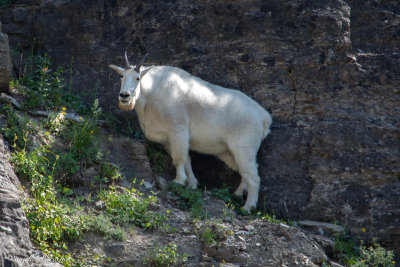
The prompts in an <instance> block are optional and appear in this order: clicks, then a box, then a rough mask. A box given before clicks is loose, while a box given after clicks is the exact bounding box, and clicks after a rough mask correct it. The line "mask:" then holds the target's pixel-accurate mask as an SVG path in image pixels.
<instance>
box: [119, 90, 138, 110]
mask: <svg viewBox="0 0 400 267" xmlns="http://www.w3.org/2000/svg"><path fill="white" fill-rule="evenodd" d="M118 99H119V103H118V106H119V108H120V109H122V110H126V111H130V110H132V109H133V108H134V107H135V103H134V101H133V99H132V97H131V95H130V94H126V93H120V94H119V97H118Z"/></svg>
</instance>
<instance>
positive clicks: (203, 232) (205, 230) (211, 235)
mask: <svg viewBox="0 0 400 267" xmlns="http://www.w3.org/2000/svg"><path fill="white" fill-rule="evenodd" d="M196 231H197V234H198V236H199V237H200V239H201V241H202V242H203V243H204V244H205V245H207V246H209V247H215V246H219V245H220V244H221V242H222V241H224V240H226V238H227V236H228V235H230V234H231V233H230V232H227V231H224V229H223V227H222V226H221V225H220V223H218V221H215V220H211V221H206V222H205V223H204V224H202V225H201V226H200V227H199V228H198V229H197V230H196Z"/></svg>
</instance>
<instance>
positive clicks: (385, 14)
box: [0, 0, 400, 253]
mask: <svg viewBox="0 0 400 267" xmlns="http://www.w3.org/2000/svg"><path fill="white" fill-rule="evenodd" d="M12 2H13V5H12V6H11V7H10V8H7V9H2V10H1V11H0V17H1V22H2V23H3V32H5V33H7V34H8V36H9V39H10V45H11V47H14V48H21V49H23V50H24V49H28V48H29V47H30V45H32V37H33V36H34V37H36V40H35V43H36V44H39V45H40V47H41V48H42V49H44V50H45V51H47V52H48V53H49V55H50V56H51V57H52V59H54V61H56V63H57V64H59V65H61V66H64V69H69V68H70V64H71V60H72V58H73V61H72V62H73V70H74V77H77V78H76V80H74V81H73V84H74V88H75V90H76V91H77V92H78V91H83V92H86V93H87V94H92V93H93V90H96V94H97V96H98V97H100V100H101V102H102V106H103V107H104V109H105V110H106V111H110V112H113V113H115V114H117V115H119V116H127V117H128V118H130V119H134V116H133V115H128V114H125V113H122V112H120V111H118V110H117V103H116V102H117V98H116V92H117V90H118V89H117V88H118V78H117V77H116V76H115V75H114V74H112V72H111V71H109V70H108V69H107V65H108V64H109V63H114V64H115V63H117V64H123V51H125V50H128V51H129V52H130V54H131V55H132V60H134V59H139V58H140V57H141V56H142V55H144V53H145V52H149V53H150V57H149V60H148V64H166V65H173V66H178V67H181V68H184V69H185V70H187V71H189V72H191V73H192V74H194V75H197V76H199V77H201V78H204V79H205V80H207V81H210V82H213V83H216V84H219V85H222V86H226V87H231V88H236V89H239V90H242V91H243V92H245V93H246V94H248V95H249V96H251V97H253V98H254V99H255V100H256V101H257V102H259V103H260V104H261V105H262V106H264V107H265V108H266V109H268V110H269V111H270V112H271V114H272V116H273V118H274V124H273V128H272V134H271V136H270V137H269V138H267V140H266V141H265V143H264V144H263V145H262V148H261V150H260V153H259V172H260V176H261V178H262V186H261V192H260V202H259V207H260V208H261V209H266V210H273V211H275V212H279V213H280V214H281V215H282V216H283V217H285V218H291V219H313V220H319V221H325V222H338V223H339V224H341V225H345V226H346V227H348V229H350V230H351V231H352V232H353V233H354V234H359V235H360V236H361V238H362V239H369V238H373V237H377V238H378V239H379V240H380V242H382V243H383V244H385V245H386V246H387V247H388V248H390V249H395V250H396V251H397V253H400V251H399V247H400V244H399V242H400V152H399V147H400V138H399V125H400V116H399V115H400V106H399V104H398V103H399V102H400V93H399V92H400V91H399V88H398V84H399V73H400V59H399V58H400V56H399V49H400V48H399V47H400V32H399V30H398V29H399V24H400V4H399V3H398V1H394V0H393V1H390V0H389V1H376V0H368V1H353V0H349V1H344V0H330V1H323V2H321V1H317V0H315V1H308V0H307V1H306V0H304V1H302V0H300V1H297V0H291V1H284V2H283V1H277V0H272V1H267V2H265V1H257V0H252V1H240V2H239V1H233V2H229V3H227V2H226V1H207V0H203V1H196V2H193V1H187V0H172V1H128V0H120V1H115V0H107V1H73V0H49V1H39V0H38V1H25V0H13V1H12ZM25 51H26V50H25ZM25 53H27V52H25ZM16 54H17V55H15V56H13V61H14V68H16V69H18V66H19V65H20V64H19V58H20V55H19V53H16ZM19 71H21V70H19ZM93 88H96V89H93ZM213 160H214V159H210V158H207V159H206V160H204V159H202V160H199V162H198V163H197V164H198V165H197V169H202V173H205V174H204V177H202V176H203V175H200V176H199V179H200V180H202V179H204V180H206V177H207V176H212V175H214V177H215V175H218V174H215V173H216V172H215V171H214V170H213V171H212V172H211V171H210V172H204V169H207V168H206V167H205V166H208V165H207V164H208V162H209V161H213ZM193 161H194V164H195V163H196V160H193ZM195 172H196V170H195ZM215 178H216V177H215ZM210 180H214V179H210ZM210 186H212V184H210ZM362 228H365V229H366V231H365V232H362V231H361V229H362Z"/></svg>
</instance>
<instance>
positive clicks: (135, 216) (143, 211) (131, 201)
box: [100, 187, 166, 229]
mask: <svg viewBox="0 0 400 267" xmlns="http://www.w3.org/2000/svg"><path fill="white" fill-rule="evenodd" d="M100 198H101V200H102V201H103V202H104V204H105V207H106V213H107V214H108V216H110V218H111V221H112V222H114V223H120V224H121V223H133V224H135V225H136V226H139V227H142V228H145V229H157V228H161V227H164V221H165V219H166V218H165V216H163V215H161V214H157V213H155V212H152V211H149V207H150V204H151V203H154V202H156V201H157V199H156V198H155V197H154V196H149V197H144V196H143V195H142V194H141V193H140V192H139V191H136V190H135V189H134V188H133V189H131V190H128V189H126V188H122V192H119V191H117V190H116V188H114V187H111V190H109V191H103V192H101V193H100Z"/></svg>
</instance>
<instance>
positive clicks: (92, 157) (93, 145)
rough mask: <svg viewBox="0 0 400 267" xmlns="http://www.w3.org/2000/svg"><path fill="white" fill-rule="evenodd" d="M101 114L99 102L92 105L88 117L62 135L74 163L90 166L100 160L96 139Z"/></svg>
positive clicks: (74, 124) (97, 140)
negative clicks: (78, 162)
mask: <svg viewBox="0 0 400 267" xmlns="http://www.w3.org/2000/svg"><path fill="white" fill-rule="evenodd" d="M100 114H101V108H100V107H99V102H98V100H97V99H96V100H95V101H94V103H93V106H92V109H91V112H90V115H89V116H88V117H87V118H86V119H83V118H81V120H82V121H80V122H73V123H72V125H71V126H70V127H69V129H68V130H67V131H66V132H65V134H64V135H63V137H64V139H65V140H66V141H67V142H68V144H69V146H70V151H71V153H72V154H73V157H74V159H75V160H76V161H83V162H84V163H86V164H92V163H93V162H94V161H96V160H97V161H98V160H100V159H101V157H102V155H101V153H100V145H99V143H100V140H99V137H98V132H99V126H98V124H97V120H98V118H99V116H100Z"/></svg>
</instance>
